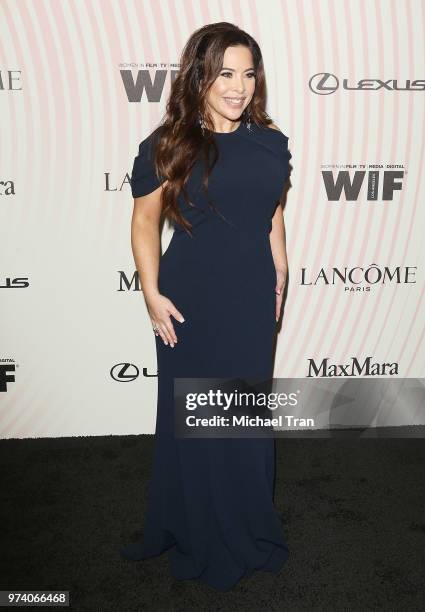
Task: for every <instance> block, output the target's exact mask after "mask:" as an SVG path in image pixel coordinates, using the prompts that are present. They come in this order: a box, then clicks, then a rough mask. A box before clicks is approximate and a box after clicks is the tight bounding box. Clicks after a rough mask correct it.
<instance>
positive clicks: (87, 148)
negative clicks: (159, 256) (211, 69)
mask: <svg viewBox="0 0 425 612" xmlns="http://www.w3.org/2000/svg"><path fill="white" fill-rule="evenodd" d="M218 21H228V22H231V23H234V24H237V25H238V26H239V27H241V28H242V29H244V30H246V31H248V32H249V33H250V34H251V35H252V36H254V38H255V39H256V40H257V42H258V43H259V45H260V47H261V49H262V53H263V57H264V62H265V68H266V76H267V87H268V107H267V110H268V112H269V114H270V116H271V117H272V119H273V120H274V122H275V123H276V124H277V125H278V126H279V127H280V129H281V130H282V131H283V132H284V133H285V134H286V135H287V136H288V137H289V147H290V150H291V153H292V160H291V165H292V173H291V179H290V180H291V188H290V189H289V191H288V197H287V204H286V209H285V223H286V232H287V251H288V259H289V268H290V271H289V279H288V291H287V296H286V302H285V307H284V317H283V323H282V326H281V328H280V329H279V333H278V338H277V346H276V356H275V369H274V377H277V378H279V377H282V378H300V379H303V378H309V377H312V378H317V379H323V378H330V379H331V378H338V381H341V384H342V385H343V384H345V383H346V382H347V381H352V380H353V379H356V380H357V379H360V378H369V379H371V378H377V379H382V380H384V379H385V380H388V379H391V380H393V379H409V380H411V381H414V384H415V385H416V387H415V388H416V389H418V388H420V385H421V383H420V380H419V379H421V377H423V376H424V350H423V344H424V322H425V308H424V299H423V297H424V274H423V269H424V267H423V264H424V261H423V260H424V240H425V236H424V227H425V224H424V221H425V187H424V160H425V157H424V147H425V144H424V143H425V139H424V127H425V126H424V121H425V105H424V100H425V93H424V92H425V48H424V39H425V3H424V2H423V1H422V0H405V1H404V2H398V1H395V0H393V1H391V0H388V1H386V0H381V1H379V0H368V1H365V0H358V1H356V0H339V1H338V0H287V1H284V0H269V1H268V2H265V3H261V4H260V3H258V2H249V3H248V2H247V3H243V2H242V3H241V2H238V1H234V2H233V1H232V0H229V2H226V3H222V2H219V1H214V0H211V1H206V2H203V1H201V0H190V1H189V0H180V1H174V2H173V1H163V2H154V1H153V0H150V1H148V0H145V1H140V0H109V1H104V0H39V1H37V0H32V1H31V0H21V1H17V0H2V1H1V3H0V34H1V35H0V110H1V118H0V131H1V138H0V147H1V164H0V175H1V176H0V257H1V266H0V275H1V276H0V300H1V338H0V420H1V424H0V435H1V437H3V438H26V437H44V436H76V435H78V436H82V435H105V434H136V433H153V432H154V429H155V417H156V402H157V362H156V353H155V337H154V334H153V331H152V326H151V322H150V318H149V316H148V312H147V309H146V305H145V301H144V298H143V293H142V292H141V288H140V284H139V280H138V275H137V271H136V269H135V265H134V260H133V255H132V250H131V242H130V226H131V217H132V210H133V200H132V197H131V191H130V184H129V179H130V173H131V168H132V163H133V159H134V157H135V155H136V154H137V151H138V145H139V143H140V141H141V140H143V139H144V138H145V137H146V136H147V135H148V134H149V133H150V132H151V131H152V130H153V129H154V128H155V127H156V126H157V125H158V124H159V123H160V122H161V120H162V118H163V116H164V113H165V104H166V100H167V96H168V92H169V89H170V84H171V83H172V81H173V79H174V78H175V76H176V74H177V73H178V70H179V57H180V52H181V49H182V48H183V45H184V44H185V42H186V40H187V39H188V37H189V36H190V35H191V33H192V32H193V31H194V30H195V29H197V28H199V27H200V26H202V25H204V24H207V23H212V22H218ZM171 233H172V229H171V227H170V226H169V225H168V224H167V225H165V227H164V230H163V234H162V242H163V249H164V250H165V249H166V247H167V245H168V242H169V240H170V238H171ZM247 299H249V296H247ZM177 306H178V305H177ZM176 325H177V331H178V323H176ZM170 350H172V349H170ZM383 416H384V418H383ZM406 418H407V417H406V414H405V413H404V412H403V410H401V411H400V413H399V415H398V424H406V422H407V421H406ZM396 420H397V418H396ZM407 420H408V419H407ZM380 423H381V424H383V423H384V424H385V412H384V413H382V412H381V418H380ZM373 424H374V423H371V425H373ZM392 424H395V423H394V421H392Z"/></svg>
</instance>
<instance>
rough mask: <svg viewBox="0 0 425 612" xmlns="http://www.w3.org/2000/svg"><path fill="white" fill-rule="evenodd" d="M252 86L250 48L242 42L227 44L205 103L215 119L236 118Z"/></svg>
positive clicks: (242, 109) (250, 96)
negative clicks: (220, 65) (232, 45)
mask: <svg viewBox="0 0 425 612" xmlns="http://www.w3.org/2000/svg"><path fill="white" fill-rule="evenodd" d="M254 90H255V71H254V62H253V59H252V54H251V51H250V50H249V49H248V48H247V47H244V46H242V45H238V46H236V47H228V48H227V49H226V51H225V53H224V58H223V67H222V69H221V71H220V74H219V76H218V77H217V78H216V80H215V81H214V83H213V84H212V85H211V87H210V90H209V91H208V94H207V98H206V103H207V108H208V110H209V112H210V113H211V115H212V117H213V119H214V123H215V124H216V125H217V124H218V125H220V124H222V123H223V120H226V119H228V120H229V121H237V120H238V119H239V117H240V116H241V114H242V113H243V111H244V109H245V108H246V107H247V106H248V104H249V103H250V101H251V99H252V96H253V95H254Z"/></svg>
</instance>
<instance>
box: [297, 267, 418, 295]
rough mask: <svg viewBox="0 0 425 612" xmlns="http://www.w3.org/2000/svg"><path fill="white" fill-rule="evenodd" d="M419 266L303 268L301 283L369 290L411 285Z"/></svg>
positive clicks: (413, 282) (347, 289)
mask: <svg viewBox="0 0 425 612" xmlns="http://www.w3.org/2000/svg"><path fill="white" fill-rule="evenodd" d="M416 270H417V266H394V267H392V268H390V267H389V266H378V265H377V264H375V263H373V264H371V265H369V266H353V267H347V266H345V267H339V268H338V267H333V268H329V269H327V268H320V270H308V269H307V268H301V283H300V285H310V286H321V285H339V286H342V287H343V288H344V291H350V292H359V291H361V292H367V291H370V290H371V287H372V286H374V285H375V286H376V285H411V284H415V283H416Z"/></svg>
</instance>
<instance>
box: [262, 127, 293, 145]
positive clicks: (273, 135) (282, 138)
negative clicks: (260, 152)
mask: <svg viewBox="0 0 425 612" xmlns="http://www.w3.org/2000/svg"><path fill="white" fill-rule="evenodd" d="M257 127H258V129H259V132H260V133H261V134H262V135H264V137H265V138H267V139H268V140H269V141H270V142H273V141H275V142H276V143H287V142H288V136H287V135H286V134H284V133H283V132H282V130H281V129H280V128H279V127H278V126H277V125H276V124H275V123H268V124H267V125H260V126H257Z"/></svg>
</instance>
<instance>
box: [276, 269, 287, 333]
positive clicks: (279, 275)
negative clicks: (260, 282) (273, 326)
mask: <svg viewBox="0 0 425 612" xmlns="http://www.w3.org/2000/svg"><path fill="white" fill-rule="evenodd" d="M286 274H287V270H286V268H285V269H283V270H276V287H275V293H276V322H277V321H279V317H280V311H281V308H282V296H283V290H284V288H285V284H286Z"/></svg>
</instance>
